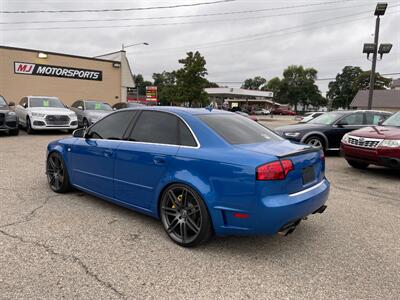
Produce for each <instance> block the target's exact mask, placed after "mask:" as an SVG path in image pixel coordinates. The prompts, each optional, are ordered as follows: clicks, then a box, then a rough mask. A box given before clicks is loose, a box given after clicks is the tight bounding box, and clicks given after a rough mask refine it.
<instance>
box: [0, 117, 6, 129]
mask: <svg viewBox="0 0 400 300" xmlns="http://www.w3.org/2000/svg"><path fill="white" fill-rule="evenodd" d="M5 118H6V115H5V114H0V126H3V125H4V120H5Z"/></svg>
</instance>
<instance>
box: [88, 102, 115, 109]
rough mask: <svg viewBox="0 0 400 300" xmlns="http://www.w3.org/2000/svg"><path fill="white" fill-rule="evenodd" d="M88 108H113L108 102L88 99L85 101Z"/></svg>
mask: <svg viewBox="0 0 400 300" xmlns="http://www.w3.org/2000/svg"><path fill="white" fill-rule="evenodd" d="M85 109H86V110H112V108H111V106H110V105H108V104H107V103H103V102H100V101H86V102H85Z"/></svg>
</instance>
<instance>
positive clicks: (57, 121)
mask: <svg viewBox="0 0 400 300" xmlns="http://www.w3.org/2000/svg"><path fill="white" fill-rule="evenodd" d="M46 123H47V125H54V126H62V125H69V117H68V116H57V115H55V116H53V115H48V116H46Z"/></svg>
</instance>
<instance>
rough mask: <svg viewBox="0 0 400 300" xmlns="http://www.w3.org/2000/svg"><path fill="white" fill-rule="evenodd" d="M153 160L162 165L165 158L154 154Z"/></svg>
mask: <svg viewBox="0 0 400 300" xmlns="http://www.w3.org/2000/svg"><path fill="white" fill-rule="evenodd" d="M153 162H154V164H156V165H163V164H165V158H164V157H162V156H154V157H153Z"/></svg>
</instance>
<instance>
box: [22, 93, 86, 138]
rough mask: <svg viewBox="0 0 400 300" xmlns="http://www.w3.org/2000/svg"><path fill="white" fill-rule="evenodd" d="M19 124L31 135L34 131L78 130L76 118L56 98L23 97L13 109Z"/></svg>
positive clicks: (73, 113)
mask: <svg viewBox="0 0 400 300" xmlns="http://www.w3.org/2000/svg"><path fill="white" fill-rule="evenodd" d="M15 112H16V114H17V116H18V118H19V124H20V125H21V126H22V127H24V128H26V132H27V133H28V134H31V133H32V132H33V131H34V130H49V129H60V130H68V131H70V132H72V131H74V130H75V129H76V128H78V118H77V116H76V114H75V112H73V111H72V110H70V109H68V108H67V107H65V105H64V104H63V103H62V102H61V101H60V99H58V98H57V97H47V96H27V97H23V98H22V99H21V101H20V102H19V104H18V105H17V106H16V108H15Z"/></svg>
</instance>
